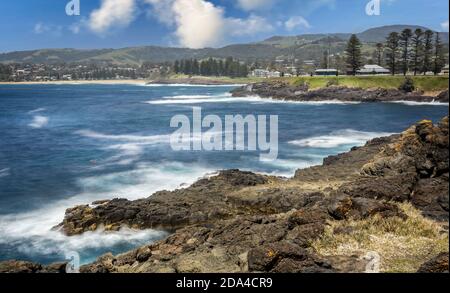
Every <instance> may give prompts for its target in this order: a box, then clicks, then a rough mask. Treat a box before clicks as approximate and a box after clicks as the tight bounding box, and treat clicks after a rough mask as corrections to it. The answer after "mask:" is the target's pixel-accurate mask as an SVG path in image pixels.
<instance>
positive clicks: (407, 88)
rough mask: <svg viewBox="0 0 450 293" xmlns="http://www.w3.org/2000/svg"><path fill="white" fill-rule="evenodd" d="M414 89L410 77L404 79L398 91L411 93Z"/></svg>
mask: <svg viewBox="0 0 450 293" xmlns="http://www.w3.org/2000/svg"><path fill="white" fill-rule="evenodd" d="M415 89H416V87H415V85H414V80H413V79H412V78H411V77H406V78H405V80H404V81H403V83H402V84H401V85H400V87H399V90H401V91H404V92H406V93H411V92H413V91H414V90H415Z"/></svg>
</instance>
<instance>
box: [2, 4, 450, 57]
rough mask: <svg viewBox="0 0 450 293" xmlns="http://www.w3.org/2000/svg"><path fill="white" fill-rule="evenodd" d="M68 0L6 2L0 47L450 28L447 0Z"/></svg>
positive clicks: (191, 42)
mask: <svg viewBox="0 0 450 293" xmlns="http://www.w3.org/2000/svg"><path fill="white" fill-rule="evenodd" d="M79 1H80V4H81V5H80V6H81V10H80V12H81V13H80V15H79V16H68V15H67V14H66V9H65V7H66V4H67V3H68V2H69V0H39V1H38V0H34V1H20V0H19V1H17V0H16V1H10V0H2V1H0V11H1V15H2V17H0V36H1V37H0V52H8V51H16V50H28V49H37V48H119V47H128V46H141V45H164V46H181V47H191V48H201V47H218V46H223V45H226V44H231V43H239V42H251V41H257V40H261V39H264V38H267V37H270V36H273V35H297V34H304V33H333V32H360V31H363V30H365V29H367V28H371V27H375V26H381V25H390V24H415V25H423V26H426V27H429V28H432V29H434V30H438V31H448V18H449V17H448V9H449V2H448V0H433V1H430V0H428V1H427V0H380V1H381V15H379V16H368V15H367V14H366V12H365V11H366V10H365V8H366V4H367V3H368V2H369V1H370V0H79Z"/></svg>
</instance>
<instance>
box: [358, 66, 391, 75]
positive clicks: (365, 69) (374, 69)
mask: <svg viewBox="0 0 450 293" xmlns="http://www.w3.org/2000/svg"><path fill="white" fill-rule="evenodd" d="M358 72H359V73H373V72H377V73H389V72H390V71H389V69H386V68H383V67H381V66H379V65H375V64H373V65H372V64H371V65H364V67H363V68H362V69H360V70H358Z"/></svg>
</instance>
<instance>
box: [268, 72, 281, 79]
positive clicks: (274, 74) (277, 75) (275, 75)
mask: <svg viewBox="0 0 450 293" xmlns="http://www.w3.org/2000/svg"><path fill="white" fill-rule="evenodd" d="M268 77H270V78H275V77H281V72H279V71H271V72H269V76H268Z"/></svg>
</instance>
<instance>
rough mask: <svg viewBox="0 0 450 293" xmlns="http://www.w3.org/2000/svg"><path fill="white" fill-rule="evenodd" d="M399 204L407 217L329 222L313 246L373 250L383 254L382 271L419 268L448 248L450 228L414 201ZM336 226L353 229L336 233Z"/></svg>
mask: <svg viewBox="0 0 450 293" xmlns="http://www.w3.org/2000/svg"><path fill="white" fill-rule="evenodd" d="M399 207H400V208H401V209H402V210H403V212H404V213H405V214H406V215H407V216H408V218H407V219H406V220H402V219H400V218H397V217H393V218H388V219H381V218H380V217H378V216H376V217H373V218H370V219H366V220H361V221H353V220H347V221H333V222H330V223H329V224H330V225H329V226H328V227H327V229H326V231H325V233H324V234H323V235H322V236H321V238H319V239H318V240H316V241H314V242H313V243H312V247H313V248H314V249H315V250H316V251H317V253H319V254H322V255H324V256H332V255H348V256H350V255H361V256H362V255H365V254H366V253H368V252H371V251H373V252H377V253H378V254H379V255H380V256H381V271H382V272H416V271H417V270H418V268H419V267H420V265H421V264H423V263H424V262H426V261H428V260H429V259H431V258H432V257H434V256H436V255H438V254H439V253H440V252H446V251H448V250H449V238H448V232H447V231H445V230H443V229H442V227H441V225H440V224H439V223H436V222H434V221H432V220H429V219H426V218H424V217H423V216H422V215H421V213H420V212H419V211H418V210H417V209H415V208H414V207H413V206H412V205H411V204H409V203H402V204H399ZM337 230H341V231H350V232H347V233H335V231H337Z"/></svg>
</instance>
